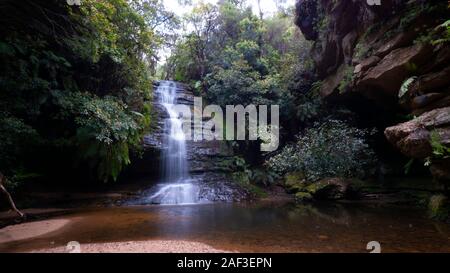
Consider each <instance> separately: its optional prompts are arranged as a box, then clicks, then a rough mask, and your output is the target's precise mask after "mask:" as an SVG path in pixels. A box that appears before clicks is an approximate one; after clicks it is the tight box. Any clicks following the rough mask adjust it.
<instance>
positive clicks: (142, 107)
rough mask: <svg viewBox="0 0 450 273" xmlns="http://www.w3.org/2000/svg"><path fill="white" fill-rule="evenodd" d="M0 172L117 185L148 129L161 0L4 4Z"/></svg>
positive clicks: (167, 18)
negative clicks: (107, 182)
mask: <svg viewBox="0 0 450 273" xmlns="http://www.w3.org/2000/svg"><path fill="white" fill-rule="evenodd" d="M0 8H1V10H2V12H1V13H2V16H1V18H0V23H1V26H2V27H1V29H0V33H1V38H0V62H1V63H2V66H1V68H0V120H1V122H0V139H1V141H0V172H1V173H4V174H5V175H7V176H8V177H9V181H10V182H11V181H12V182H20V181H22V180H24V179H27V178H30V177H36V176H45V177H46V178H49V177H52V176H53V177H55V178H61V177H65V178H66V180H67V179H70V178H82V181H103V182H106V181H109V180H115V179H117V177H118V175H119V173H120V172H121V170H122V168H123V167H124V166H126V165H127V164H130V155H131V154H132V153H133V154H138V152H139V148H140V143H141V139H142V135H143V133H144V131H145V130H146V129H147V128H148V126H149V124H150V122H151V119H150V110H151V104H150V99H151V97H152V92H151V86H152V85H151V81H152V72H151V71H152V68H154V67H155V63H156V59H155V58H156V52H157V50H158V48H160V46H161V44H162V43H164V42H165V41H166V39H167V37H166V34H165V33H164V32H162V31H160V29H161V26H164V27H165V29H166V30H167V31H170V29H171V27H172V26H173V25H174V24H176V20H175V17H174V16H173V14H172V13H170V12H168V11H165V10H164V9H163V5H162V1H145V2H144V1H137V0H136V1H126V0H111V1H96V0H84V1H82V5H80V6H77V5H69V4H68V3H66V1H56V0H54V1H48V0H24V1H15V0H8V1H2V3H1V6H0Z"/></svg>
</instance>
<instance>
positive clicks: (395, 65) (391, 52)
mask: <svg viewBox="0 0 450 273" xmlns="http://www.w3.org/2000/svg"><path fill="white" fill-rule="evenodd" d="M448 5H449V4H448V3H447V2H446V1H419V0H417V1H399V0H381V5H369V4H368V1H355V0H298V1H297V3H296V19H295V22H296V24H297V25H298V26H299V27H300V29H301V30H302V32H303V33H304V36H305V37H306V38H307V39H308V40H312V41H314V46H313V49H312V52H311V56H312V57H313V59H314V62H315V64H316V73H317V76H318V78H319V80H321V81H322V85H321V89H320V94H321V96H322V97H324V98H326V99H327V100H334V101H337V102H339V103H346V102H347V103H348V102H349V101H353V102H355V98H357V99H358V101H362V100H363V101H364V103H365V104H364V105H363V106H362V107H361V108H364V111H366V112H370V111H372V112H373V113H371V115H372V116H377V118H378V119H379V121H380V124H382V126H381V128H383V129H385V137H386V139H387V140H388V141H389V142H390V143H391V144H392V145H393V146H394V147H395V148H396V149H397V150H398V151H399V152H401V153H403V154H404V155H406V156H408V157H410V158H415V159H420V160H427V162H428V163H429V164H430V166H431V167H430V170H431V172H432V174H433V175H434V176H435V177H436V178H438V179H440V180H446V181H449V180H450V158H449V157H448V156H449V155H448V151H449V150H448V149H447V150H446V148H445V147H450V107H449V106H450V65H449V64H450V47H449V37H448V35H449V22H448V21H447V20H448V19H449V18H450V16H449V15H450V12H449V7H448ZM399 115H402V116H403V117H405V118H404V119H406V120H409V121H406V122H400V121H399V120H398V119H396V118H395V117H396V116H399ZM386 127H387V128H386ZM432 136H434V138H433V140H432ZM438 148H440V149H441V151H442V150H443V151H444V152H443V153H440V154H437V153H436V149H438Z"/></svg>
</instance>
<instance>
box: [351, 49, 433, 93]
mask: <svg viewBox="0 0 450 273" xmlns="http://www.w3.org/2000/svg"><path fill="white" fill-rule="evenodd" d="M430 55H431V50H430V49H429V47H428V46H424V45H413V46H411V47H407V48H399V49H396V50H393V51H391V52H390V53H389V54H388V55H387V56H386V57H384V58H383V59H382V60H381V61H380V62H379V63H378V64H377V65H376V66H375V67H373V68H371V69H369V70H368V71H367V72H366V73H364V76H363V78H362V79H361V80H359V81H358V83H357V84H358V85H360V86H365V87H366V88H367V86H370V87H372V88H373V89H378V90H380V91H382V92H386V93H387V95H389V96H393V97H395V96H397V95H398V92H399V90H400V86H401V85H402V82H403V81H404V80H405V79H406V78H407V77H408V75H409V70H410V69H412V68H411V67H410V66H412V65H413V64H414V66H420V65H423V64H424V63H425V62H426V61H427V60H428V58H429V57H430ZM369 61H370V60H369Z"/></svg>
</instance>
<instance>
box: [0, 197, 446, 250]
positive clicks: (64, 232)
mask: <svg viewBox="0 0 450 273" xmlns="http://www.w3.org/2000/svg"><path fill="white" fill-rule="evenodd" d="M58 218H59V219H60V218H64V219H74V221H73V223H72V224H70V225H68V226H66V227H64V228H62V229H60V230H58V231H55V232H52V233H49V234H46V235H43V236H40V237H37V238H32V239H26V240H22V241H16V242H12V243H7V244H3V245H0V251H27V250H32V249H39V248H48V247H55V246H64V245H65V244H67V242H69V241H79V242H80V243H81V244H83V243H96V242H115V241H132V240H191V241H198V242H203V243H206V244H209V245H211V246H213V247H215V248H218V249H222V250H227V251H239V252H368V251H367V250H366V245H367V243H368V242H369V241H378V242H380V243H381V247H382V252H450V225H448V224H444V223H440V222H436V221H432V220H429V219H428V218H427V217H426V215H425V214H424V212H422V211H420V210H414V209H411V208H405V207H403V208H402V207H396V206H384V207H379V206H369V205H355V204H351V205H342V204H321V205H314V206H313V205H301V206H299V205H293V204H278V203H259V204H251V205H248V204H246V205H242V204H203V205H185V206H138V207H123V208H102V209H95V210H88V211H80V212H75V213H72V214H70V215H67V216H64V217H58Z"/></svg>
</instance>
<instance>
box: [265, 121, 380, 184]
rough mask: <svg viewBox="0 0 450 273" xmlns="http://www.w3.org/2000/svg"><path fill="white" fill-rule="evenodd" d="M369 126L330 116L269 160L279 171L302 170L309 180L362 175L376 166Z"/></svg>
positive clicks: (274, 169)
mask: <svg viewBox="0 0 450 273" xmlns="http://www.w3.org/2000/svg"><path fill="white" fill-rule="evenodd" d="M368 135H369V132H368V131H367V130H362V129H357V128H353V127H350V126H348V125H346V124H345V123H343V122H342V121H337V120H330V121H328V122H325V123H323V124H322V125H316V126H315V127H313V128H310V129H308V130H306V132H305V133H304V135H302V136H299V137H298V139H297V142H296V143H295V144H293V145H288V146H286V147H285V148H284V149H283V150H282V151H281V152H280V153H279V154H278V155H275V156H273V157H272V158H270V159H269V160H268V162H267V164H268V165H269V167H270V168H271V169H272V170H273V171H275V172H277V173H278V174H281V175H283V174H286V173H289V172H301V173H303V174H304V175H305V178H306V180H308V181H317V180H320V179H322V178H326V177H336V176H338V177H360V176H363V175H365V174H366V173H367V170H368V168H370V167H371V166H373V164H374V161H375V155H374V152H373V151H372V149H371V148H370V147H369V145H368V144H367V143H366V142H365V137H367V136H368Z"/></svg>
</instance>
